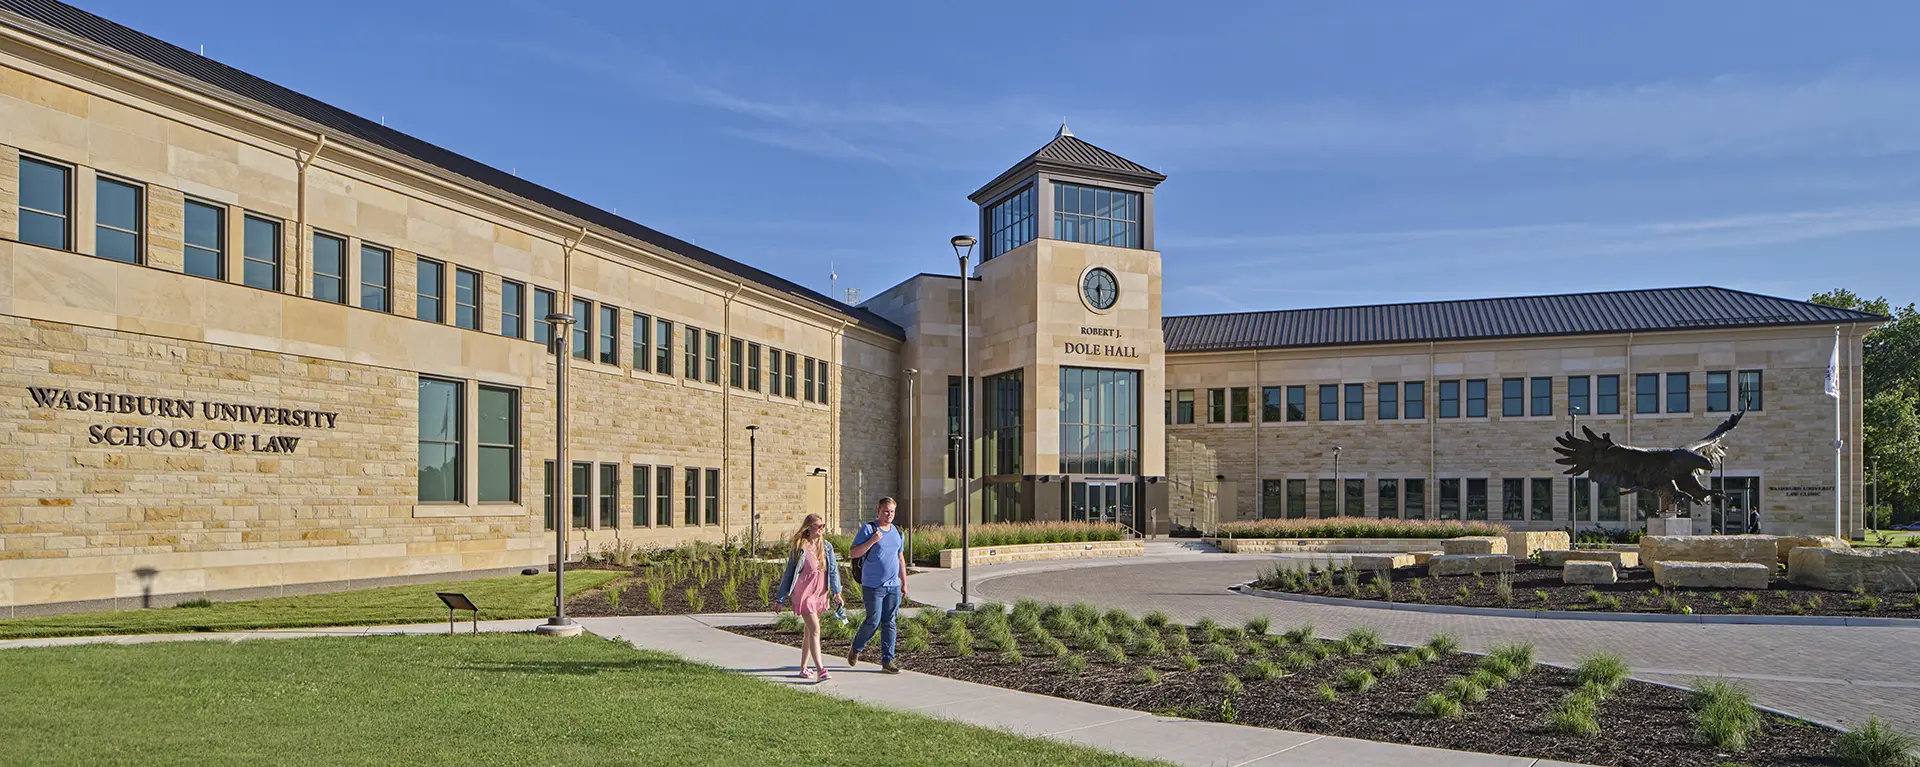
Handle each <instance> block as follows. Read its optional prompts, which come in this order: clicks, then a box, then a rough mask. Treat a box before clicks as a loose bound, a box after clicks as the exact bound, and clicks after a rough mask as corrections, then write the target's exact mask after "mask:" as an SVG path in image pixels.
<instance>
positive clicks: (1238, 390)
mask: <svg viewBox="0 0 1920 767" xmlns="http://www.w3.org/2000/svg"><path fill="white" fill-rule="evenodd" d="M1247 393H1248V392H1247V387H1245V386H1235V387H1233V388H1232V389H1228V390H1227V400H1228V402H1227V407H1228V409H1229V410H1230V413H1229V416H1228V417H1229V419H1230V420H1232V421H1233V422H1234V423H1246V422H1247V421H1248V420H1249V419H1250V418H1252V415H1251V414H1250V413H1248V412H1247Z"/></svg>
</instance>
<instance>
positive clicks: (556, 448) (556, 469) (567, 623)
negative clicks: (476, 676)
mask: <svg viewBox="0 0 1920 767" xmlns="http://www.w3.org/2000/svg"><path fill="white" fill-rule="evenodd" d="M567 295H568V299H569V300H571V295H572V293H571V291H569V292H568V294H567ZM546 319H547V323H548V324H549V325H551V326H552V328H553V330H552V334H553V364H554V372H553V402H554V415H553V617H551V618H548V619H547V622H546V623H543V624H540V626H538V627H537V628H535V629H534V631H535V632H536V633H539V634H541V635H542V636H555V637H570V636H578V635H579V634H580V624H577V623H574V622H573V619H572V618H569V617H567V526H568V523H569V522H571V521H572V518H573V515H572V514H571V513H566V514H562V513H560V504H561V503H563V502H565V501H566V500H567V499H568V497H569V495H568V487H567V484H568V480H570V479H571V478H572V473H571V472H570V471H569V467H568V465H567V377H568V373H569V372H570V370H571V368H572V367H573V364H572V363H571V362H570V361H568V359H567V355H568V351H567V339H568V334H569V333H572V332H573V315H570V314H567V313H564V312H554V313H552V314H549V315H547V318H546ZM570 511H571V510H569V512H570Z"/></svg>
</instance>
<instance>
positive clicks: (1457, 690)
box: [1440, 676, 1487, 703]
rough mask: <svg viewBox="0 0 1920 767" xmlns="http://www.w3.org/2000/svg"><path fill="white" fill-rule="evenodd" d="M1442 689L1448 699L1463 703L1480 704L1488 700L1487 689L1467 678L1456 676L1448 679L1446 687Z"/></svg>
mask: <svg viewBox="0 0 1920 767" xmlns="http://www.w3.org/2000/svg"><path fill="white" fill-rule="evenodd" d="M1440 689H1441V692H1444V693H1446V696H1447V697H1449V698H1452V699H1454V700H1457V701H1460V702H1461V703H1479V702H1481V701H1483V700H1486V699H1487V688H1485V687H1482V686H1480V685H1479V684H1476V683H1475V682H1474V681H1473V680H1471V679H1468V678H1466V677H1461V676H1456V677H1453V678H1452V679H1448V680H1447V684H1446V686H1444V687H1442V688H1440Z"/></svg>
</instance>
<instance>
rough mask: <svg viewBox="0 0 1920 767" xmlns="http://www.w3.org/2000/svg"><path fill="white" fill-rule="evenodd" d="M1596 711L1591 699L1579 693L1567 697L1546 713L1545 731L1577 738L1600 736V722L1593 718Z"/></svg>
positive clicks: (1595, 704)
mask: <svg viewBox="0 0 1920 767" xmlns="http://www.w3.org/2000/svg"><path fill="white" fill-rule="evenodd" d="M1598 710H1599V705H1598V703H1597V702H1596V701H1594V700H1593V699H1591V698H1589V697H1587V696H1585V695H1582V694H1580V693H1574V694H1572V695H1568V696H1567V697H1565V698H1561V699H1560V702H1558V703H1556V704H1554V706H1553V708H1552V709H1551V710H1549V711H1548V712H1547V729H1549V730H1552V731H1554V732H1557V733H1560V734H1562V735H1572V736H1574V737H1577V738H1591V737H1594V736H1596V735H1599V734H1600V722H1599V720H1597V719H1595V718H1594V714H1595V713H1596V712H1597V711H1598Z"/></svg>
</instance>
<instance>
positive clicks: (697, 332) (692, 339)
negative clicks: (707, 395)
mask: <svg viewBox="0 0 1920 767" xmlns="http://www.w3.org/2000/svg"><path fill="white" fill-rule="evenodd" d="M682 327H684V328H685V329H686V336H687V338H686V343H685V344H684V347H685V348H683V349H681V353H682V354H683V355H684V356H685V357H686V359H684V360H681V365H683V366H684V369H683V370H681V371H680V377H681V378H685V379H686V380H689V381H694V382H696V383H697V382H699V380H700V337H701V334H702V333H704V332H705V331H703V330H701V329H700V328H698V327H696V326H693V325H683V326H682Z"/></svg>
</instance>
